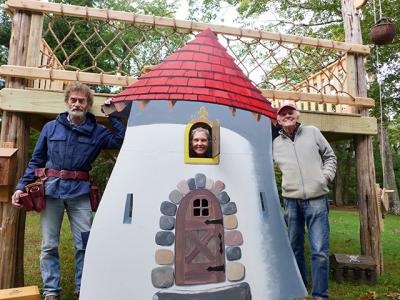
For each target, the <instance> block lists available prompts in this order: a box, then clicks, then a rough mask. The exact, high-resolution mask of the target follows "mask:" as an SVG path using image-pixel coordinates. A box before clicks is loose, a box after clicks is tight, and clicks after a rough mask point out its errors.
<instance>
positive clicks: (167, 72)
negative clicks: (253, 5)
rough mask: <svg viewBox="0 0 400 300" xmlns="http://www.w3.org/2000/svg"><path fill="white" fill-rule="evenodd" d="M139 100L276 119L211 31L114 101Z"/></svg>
mask: <svg viewBox="0 0 400 300" xmlns="http://www.w3.org/2000/svg"><path fill="white" fill-rule="evenodd" d="M136 100H172V101H198V102H209V103H216V104H222V105H226V106H231V107H236V108H240V109H245V110H248V111H252V112H256V113H260V114H263V115H265V116H268V117H270V118H276V112H275V109H274V108H272V107H271V104H270V102H269V101H267V100H266V99H265V98H264V97H263V96H262V94H261V92H260V90H259V89H258V88H256V87H255V86H254V85H253V84H252V83H251V81H250V80H249V78H247V77H246V75H245V74H244V73H243V71H242V70H241V69H240V68H239V67H238V66H237V65H236V64H235V62H234V60H233V58H232V57H231V56H230V55H229V54H228V53H227V51H226V49H225V48H224V47H223V46H222V45H221V44H220V43H219V42H218V39H217V36H216V35H215V34H214V32H212V31H211V29H206V30H204V31H202V32H201V33H199V34H198V35H197V36H196V38H195V39H194V40H192V41H190V42H188V43H187V45H186V46H184V47H183V48H180V49H178V50H177V51H176V52H174V53H173V54H172V55H171V56H169V57H167V58H165V60H164V61H163V62H162V63H160V64H158V65H157V66H155V67H154V68H153V69H152V70H151V71H150V72H149V73H147V74H145V75H143V76H141V77H140V78H139V79H138V81H136V82H135V83H133V84H131V85H130V86H129V87H128V88H126V89H125V90H124V91H122V92H121V93H119V94H118V95H117V96H115V97H114V99H113V100H112V102H114V103H115V102H120V101H136Z"/></svg>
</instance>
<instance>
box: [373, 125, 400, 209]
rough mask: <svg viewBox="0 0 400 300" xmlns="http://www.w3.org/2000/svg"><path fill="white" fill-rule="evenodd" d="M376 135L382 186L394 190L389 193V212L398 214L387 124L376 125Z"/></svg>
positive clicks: (398, 206)
mask: <svg viewBox="0 0 400 300" xmlns="http://www.w3.org/2000/svg"><path fill="white" fill-rule="evenodd" d="M378 136H379V143H380V147H379V150H380V153H381V159H382V174H383V187H384V188H386V189H390V190H394V192H393V193H390V194H389V201H390V202H389V204H390V210H391V212H393V213H395V214H397V215H399V214H400V200H399V192H398V189H397V185H396V177H395V174H394V169H393V160H392V151H391V149H390V144H389V137H388V130H387V126H386V125H385V124H384V125H383V126H382V128H381V126H378Z"/></svg>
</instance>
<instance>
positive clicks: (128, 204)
mask: <svg viewBox="0 0 400 300" xmlns="http://www.w3.org/2000/svg"><path fill="white" fill-rule="evenodd" d="M132 213H133V194H131V193H129V194H127V195H126V201H125V210H124V219H123V222H122V223H123V224H132Z"/></svg>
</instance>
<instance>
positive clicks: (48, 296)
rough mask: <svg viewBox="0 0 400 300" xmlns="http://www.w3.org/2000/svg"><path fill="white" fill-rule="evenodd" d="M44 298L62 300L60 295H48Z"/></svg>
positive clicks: (46, 299)
mask: <svg viewBox="0 0 400 300" xmlns="http://www.w3.org/2000/svg"><path fill="white" fill-rule="evenodd" d="M44 300H60V296H59V295H46V296H45V297H44Z"/></svg>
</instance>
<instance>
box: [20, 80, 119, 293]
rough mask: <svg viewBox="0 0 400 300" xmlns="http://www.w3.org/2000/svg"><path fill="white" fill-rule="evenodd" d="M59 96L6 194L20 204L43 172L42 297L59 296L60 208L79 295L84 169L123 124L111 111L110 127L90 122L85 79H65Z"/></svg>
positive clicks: (88, 216) (86, 222)
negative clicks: (58, 109)
mask: <svg viewBox="0 0 400 300" xmlns="http://www.w3.org/2000/svg"><path fill="white" fill-rule="evenodd" d="M64 101H65V104H66V107H67V111H66V112H64V113H61V114H59V115H58V117H57V118H56V120H53V121H50V122H48V123H46V124H45V125H44V127H43V129H42V132H41V134H40V136H39V139H38V141H37V144H36V147H35V150H34V152H33V154H32V158H31V160H30V161H29V164H28V167H27V168H26V170H25V173H24V175H23V176H22V177H21V179H20V180H19V182H18V184H17V186H16V191H15V193H14V194H13V196H12V204H13V205H14V206H16V207H22V204H21V202H20V196H21V194H23V190H24V189H25V186H26V185H28V184H30V183H32V182H34V181H35V179H36V178H37V177H39V176H40V177H43V178H46V181H45V185H44V187H45V198H46V206H45V208H44V209H43V210H42V211H41V218H40V228H41V232H42V246H41V256H40V269H41V273H42V278H43V294H44V297H45V300H57V299H60V293H61V286H60V259H59V253H58V244H59V240H60V229H61V224H62V220H63V216H64V211H66V212H67V215H68V219H69V223H70V226H71V231H72V233H73V239H74V249H75V291H74V300H77V299H79V291H80V286H81V277H82V269H83V261H84V256H85V249H86V244H87V240H88V237H89V232H90V228H91V225H92V220H93V216H92V209H91V204H90V199H89V194H90V181H89V179H90V178H89V171H90V169H91V164H92V162H93V161H94V160H95V159H96V157H97V155H98V154H99V152H100V150H101V149H120V148H121V146H122V142H123V139H124V135H125V129H126V127H125V125H124V124H123V123H122V121H121V120H120V119H119V118H117V117H115V116H109V118H108V119H109V121H110V123H111V125H112V127H113V131H110V130H108V129H107V128H106V127H105V126H103V125H99V124H97V123H96V119H95V117H94V115H92V114H91V113H89V112H88V111H89V109H90V108H91V107H92V105H93V91H92V90H90V88H89V87H88V86H87V85H85V84H81V83H71V84H70V85H68V87H67V88H66V90H65V98H64ZM38 174H40V175H38Z"/></svg>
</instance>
